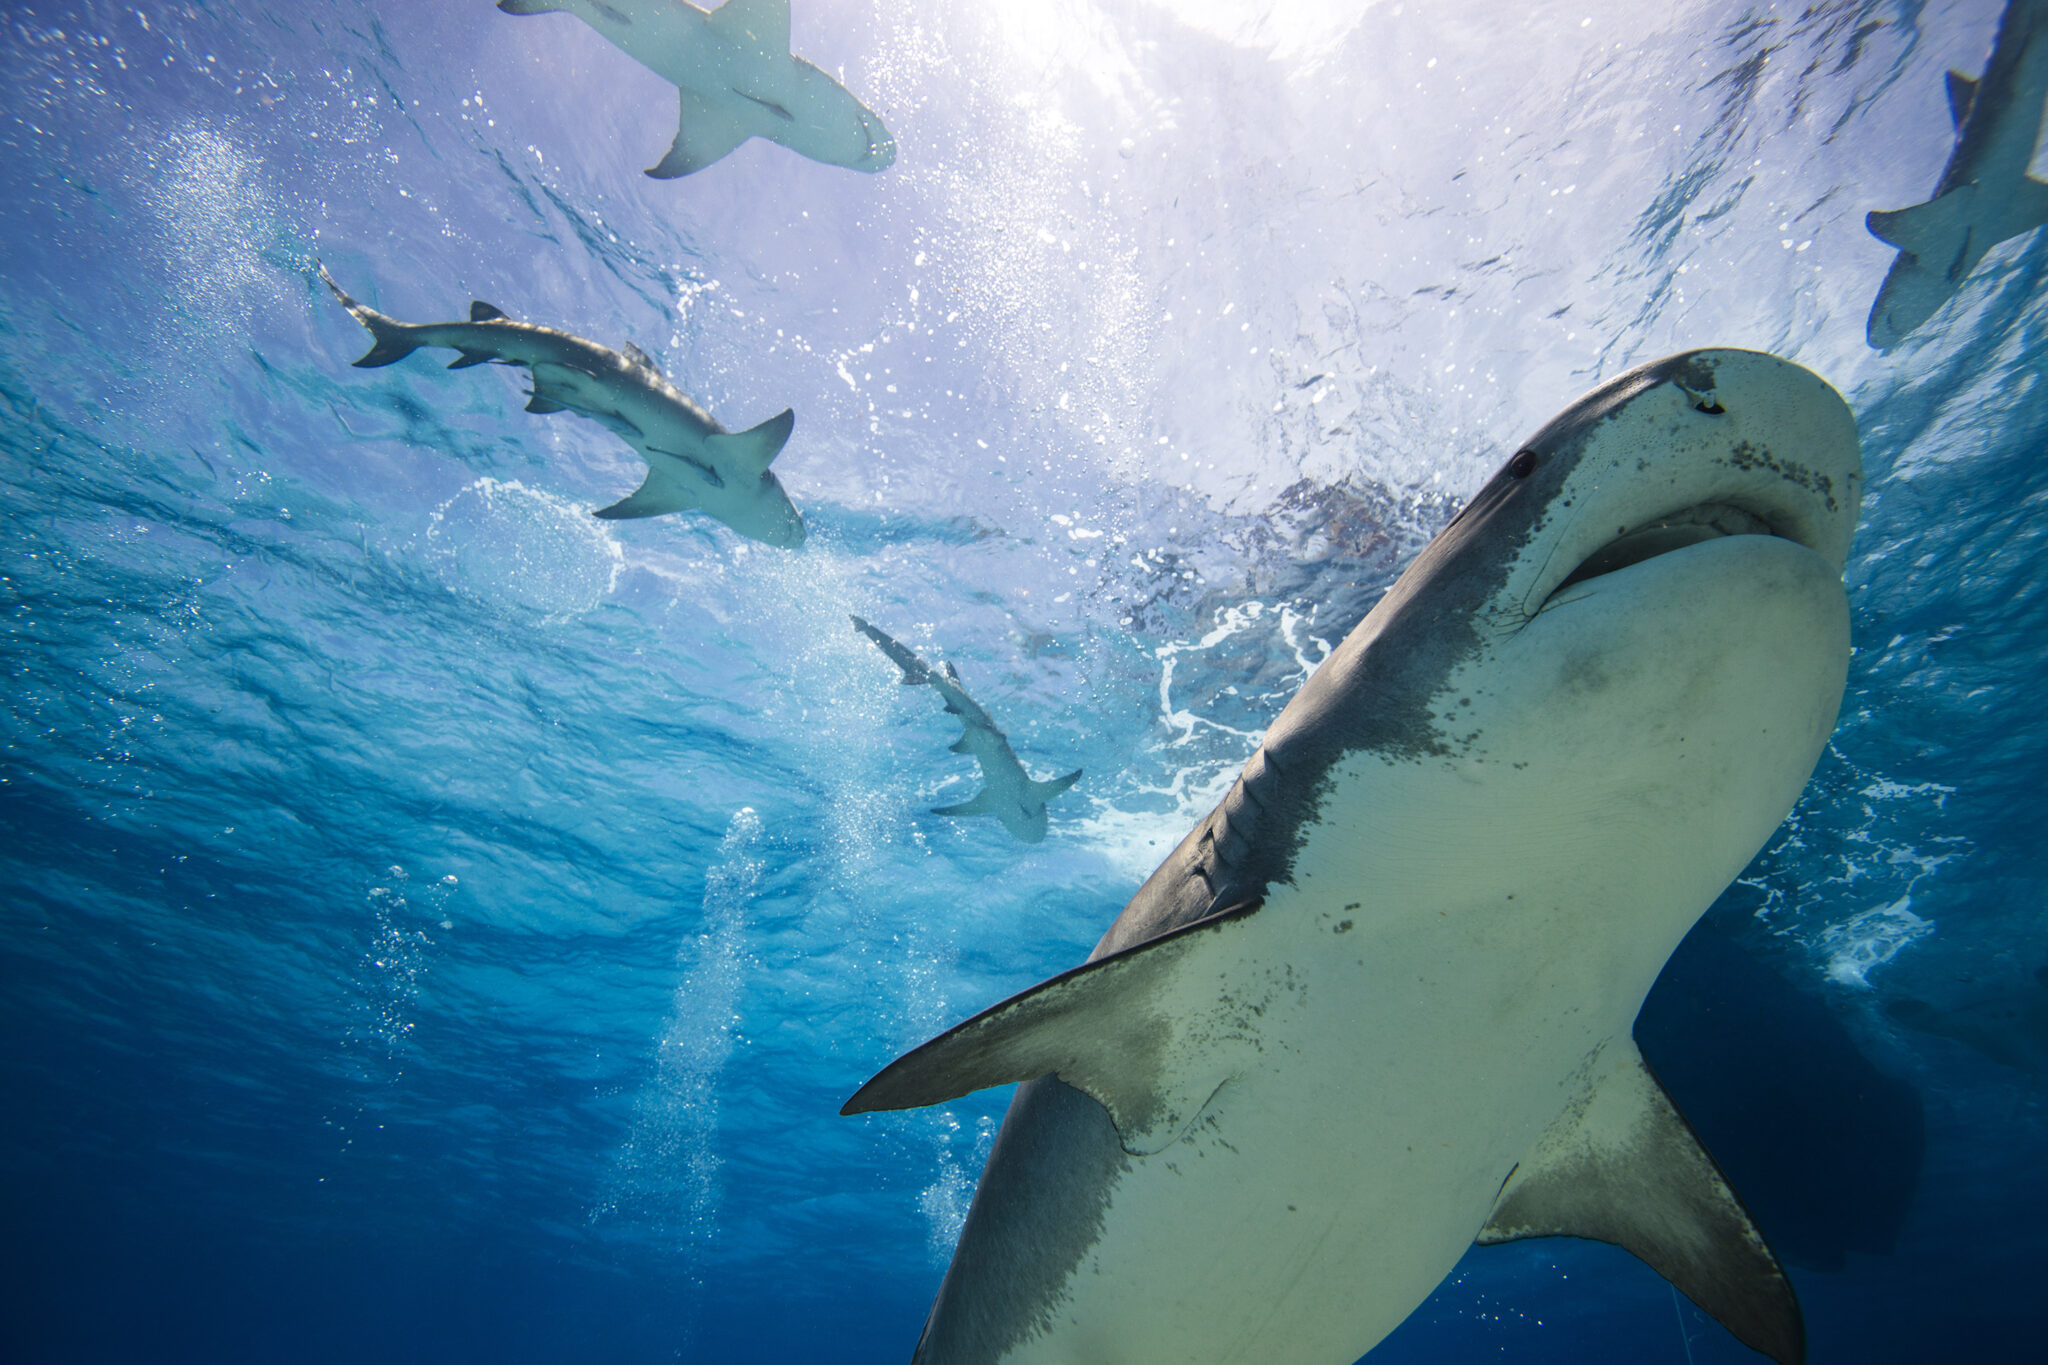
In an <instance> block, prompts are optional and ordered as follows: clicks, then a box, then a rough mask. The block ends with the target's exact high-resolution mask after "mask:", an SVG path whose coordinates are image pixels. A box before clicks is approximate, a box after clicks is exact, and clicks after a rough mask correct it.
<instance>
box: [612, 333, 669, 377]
mask: <svg viewBox="0 0 2048 1365" xmlns="http://www.w3.org/2000/svg"><path fill="white" fill-rule="evenodd" d="M619 354H620V355H622V356H624V357H625V358H626V363H627V364H628V365H638V366H639V367H640V368H641V369H643V370H652V371H654V372H655V373H656V374H660V373H661V366H659V365H657V364H655V363H654V361H653V359H652V358H651V357H649V356H648V354H647V352H645V351H643V350H641V349H640V348H639V347H638V346H635V345H634V344H633V343H632V342H630V341H629V342H627V343H626V344H625V345H623V346H621V347H619Z"/></svg>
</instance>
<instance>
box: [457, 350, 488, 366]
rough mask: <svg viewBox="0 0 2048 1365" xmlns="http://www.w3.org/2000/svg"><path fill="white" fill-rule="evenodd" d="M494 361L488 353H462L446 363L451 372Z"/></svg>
mask: <svg viewBox="0 0 2048 1365" xmlns="http://www.w3.org/2000/svg"><path fill="white" fill-rule="evenodd" d="M493 359H495V357H494V356H492V354H491V353H490V352H489V351H464V352H463V353H462V354H461V355H458V356H456V357H455V359H453V360H451V361H449V362H448V368H449V369H451V370H466V369H468V368H469V367H470V366H472V365H488V364H490V363H491V361H492V360H493Z"/></svg>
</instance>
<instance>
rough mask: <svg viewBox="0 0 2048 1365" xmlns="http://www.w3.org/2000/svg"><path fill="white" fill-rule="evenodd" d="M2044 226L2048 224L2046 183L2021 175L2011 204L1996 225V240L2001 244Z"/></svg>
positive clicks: (2047, 187) (2047, 184)
mask: <svg viewBox="0 0 2048 1365" xmlns="http://www.w3.org/2000/svg"><path fill="white" fill-rule="evenodd" d="M2044 224H2048V181H2042V180H2036V179H2034V177H2033V176H2031V175H2023V176H2021V177H2020V180H2019V184H2018V185H2017V186H2015V187H2014V189H2013V192H2012V202H2011V203H2010V204H2008V205H2006V209H2005V216H2004V218H2003V220H2002V221H2001V222H2000V223H1999V225H1998V229H1999V231H1998V240H1999V241H2001V242H2002V241H2004V240H2005V239H2006V238H2008V237H2017V236H2019V235H2020V234H2021V233H2022V232H2032V231H2033V230H2034V229H2035V228H2037V227H2041V226H2042V225H2044Z"/></svg>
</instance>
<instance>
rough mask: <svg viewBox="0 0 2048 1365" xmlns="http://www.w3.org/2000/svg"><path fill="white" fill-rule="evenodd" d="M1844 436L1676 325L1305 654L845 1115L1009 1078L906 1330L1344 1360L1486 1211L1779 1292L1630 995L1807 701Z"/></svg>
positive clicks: (1835, 650) (1210, 1355)
mask: <svg viewBox="0 0 2048 1365" xmlns="http://www.w3.org/2000/svg"><path fill="white" fill-rule="evenodd" d="M1861 481H1862V475H1861V470H1860V458H1859V455H1858V449H1857V439H1856V427H1855V422H1854V419H1853V418H1852V417H1851V416H1850V413H1849V409H1848V407H1847V406H1846V405H1845V404H1844V403H1843V402H1842V400H1841V398H1840V397H1839V396H1838V395H1837V394H1836V393H1835V391H1834V390H1833V389H1831V388H1830V387H1829V386H1828V385H1827V384H1825V383H1824V382H1822V381H1821V380H1820V379H1818V378H1816V377H1815V376H1814V375H1812V374H1811V373H1809V372H1808V371H1806V370H1804V369H1801V368H1800V367H1798V366H1796V365H1793V364H1791V363H1790V362H1787V361H1784V360H1780V359H1778V358H1776V357H1774V356H1769V355H1763V354H1759V353H1756V352H1750V351H1738V350H1701V351H1692V352H1688V353H1686V354H1683V355H1678V356H1673V357H1671V358H1669V359H1666V360H1663V361H1659V362H1657V363H1655V364H1651V365H1645V366H1643V367H1641V368H1639V369H1636V370H1633V371H1630V372H1629V373H1627V374H1625V375H1623V376H1621V377H1620V378H1618V379H1615V380H1613V381H1612V382H1610V383H1608V384H1605V385H1603V386H1602V387H1600V388H1599V389H1596V390H1595V391H1594V392H1592V393H1591V394H1589V395H1588V396H1586V397H1585V398H1583V399H1581V400H1580V401H1579V402H1577V403H1575V404H1573V405H1572V406H1571V407H1570V408H1568V409H1566V410H1565V411H1564V412H1563V413H1562V414H1561V415H1559V416H1558V417H1557V418H1555V419H1553V420H1552V421H1551V422H1550V423H1549V424H1548V425H1546V426H1544V427H1543V428H1542V429H1541V430H1540V431H1538V432H1537V433H1536V434H1535V435H1534V436H1533V437H1531V438H1530V439H1529V440H1528V441H1527V442H1526V443H1525V444H1524V445H1523V446H1521V447H1520V448H1519V449H1518V450H1517V451H1516V453H1515V454H1514V456H1513V457H1512V458H1511V459H1509V460H1508V461H1507V463H1506V465H1505V466H1504V467H1503V468H1502V469H1501V470H1500V471H1499V472H1498V473H1497V474H1495V475H1494V476H1493V478H1492V479H1491V480H1490V481H1488V482H1487V484H1486V485H1485V486H1484V487H1483V488H1481V489H1480V491H1479V493H1478V495H1477V496H1476V497H1474V498H1473V500H1472V501H1471V502H1470V503H1469V504H1468V505H1467V506H1466V507H1465V509H1464V510H1463V511H1462V512H1460V513H1459V515H1458V516H1457V518H1456V519H1455V520H1454V521H1452V523H1451V524H1450V525H1449V526H1448V527H1446V528H1445V529H1444V531H1443V532H1442V533H1441V534H1440V535H1438V536H1437V538H1436V539H1435V540H1434V541H1432V542H1431V543H1430V544H1429V545H1428V546H1427V547H1426V548H1425V549H1424V550H1423V551H1422V553H1421V554H1420V555H1419V556H1417V558H1416V559H1415V561H1414V562H1413V563H1412V564H1411V565H1410V566H1409V567H1408V569H1407V571H1406V572H1405V573H1403V574H1402V576H1401V577H1400V579H1399V580H1398V581H1397V582H1396V583H1395V584H1394V586H1393V587H1392V588H1391V589H1390V590H1389V591H1388V592H1387V594H1386V595H1385V597H1383V598H1382V599H1381V600H1380V602H1379V603H1378V605H1377V606H1375V607H1374V608H1373V610H1372V611H1371V612H1370V613H1369V614H1368V615H1367V616H1366V617H1365V619H1364V620H1363V621H1362V622H1361V623H1360V624H1359V625H1358V627H1357V628H1356V629H1355V630H1354V631H1352V633H1351V634H1350V636H1349V637H1348V638H1346V640H1345V641H1344V643H1343V644H1342V645H1341V646H1339V648H1338V649H1337V650H1336V651H1335V652H1334V653H1332V654H1331V656H1330V657H1329V659H1328V660H1326V661H1325V662H1324V663H1323V664H1322V666H1321V667H1320V668H1318V669H1317V670H1316V672H1315V673H1314V674H1313V675H1312V676H1311V677H1310V679H1309V680H1308V682H1307V683H1306V684H1304V685H1303V687H1302V689H1301V691H1300V692H1299V693H1298V694H1297V695H1296V696H1295V697H1294V699H1293V700H1292V701H1290V702H1289V703H1288V705H1287V707H1286V708H1285V709H1284V710H1283V711H1282V712H1281V713H1280V715H1279V717H1278V718H1277V719H1276V720H1275V721H1274V722H1273V725H1272V728H1271V729H1270V730H1269V731H1268V732H1267V734H1266V736H1265V739H1264V741H1263V742H1262V743H1261V744H1260V745H1259V747H1258V749H1257V751H1256V752H1255V753H1254V754H1253V755H1252V757H1251V760H1250V761H1249V762H1248V763H1246V764H1245V767H1244V771H1243V773H1242V774H1241V775H1240V776H1239V778H1238V779H1237V781H1236V782H1235V783H1234V784H1233V785H1232V787H1231V788H1230V791H1229V794H1228V795H1226V796H1225V797H1224V799H1223V801H1222V803H1221V804H1220V805H1218V806H1217V807H1216V809H1215V810H1214V811H1213V812H1211V813H1210V814H1209V816H1208V817H1207V818H1205V819H1204V820H1202V821H1201V822H1200V823H1199V824H1198V825H1196V826H1195V828H1194V830H1193V831H1192V832H1190V833H1189V835H1188V836H1187V838H1186V839H1184V840H1183V841H1182V842H1181V844H1180V845H1179V847H1177V848H1176V849H1175V850H1174V851H1173V852H1172V853H1171V854H1170V855H1169V856H1168V857H1167V859H1166V861H1165V862H1164V863H1163V864H1162V865H1161V866H1160V867H1159V869H1158V871H1156V872H1154V873H1153V874H1152V876H1151V878H1150V879H1149V880H1147V881H1146V882H1145V884H1144V885H1143V886H1142V887H1141V888H1140V889H1139V891H1138V893H1137V895H1136V896H1135V897H1134V898H1133V899H1132V900H1131V902H1130V904H1129V905H1128V906H1126V907H1125V908H1124V911H1123V913H1122V914H1121V915H1119V916H1118V917H1117V920H1116V922H1115V923H1114V924H1113V925H1111V926H1110V928H1109V931H1108V933H1106V934H1105V935H1103V938H1102V941H1101V942H1100V943H1098V944H1097V945H1096V946H1095V950H1094V952H1093V953H1092V954H1091V955H1090V956H1089V959H1088V961H1087V962H1086V963H1085V964H1084V965H1082V966H1080V967H1077V968H1074V969H1073V970H1071V971H1068V972H1065V973H1062V974H1061V975H1058V976H1055V977H1053V978H1051V979H1050V980H1048V981H1045V982H1043V983H1041V984H1039V985H1037V986H1034V987H1032V988H1031V989H1029V990H1026V991H1024V992H1022V993H1021V994H1019V995H1015V996H1012V997H1011V998H1010V999H1008V1000H1006V1001H1004V1002H1002V1003H1001V1004H998V1005H995V1006H993V1007H992V1008H990V1009H988V1010H986V1011H984V1012H982V1013H981V1014H978V1015H976V1016H975V1017H974V1018H972V1019H970V1020H968V1021H967V1022H965V1023H963V1024H960V1025H958V1026H957V1027H955V1028H953V1029H952V1030H950V1031H948V1032H946V1033H944V1034H942V1035H940V1036H939V1037H938V1038H935V1039H933V1040H932V1041H931V1042H928V1043H926V1044H924V1045H923V1046H922V1047H919V1048H917V1049H915V1050H914V1051H912V1052H910V1053H908V1054H906V1055H905V1056H903V1057H901V1058H899V1059H898V1060H897V1061H895V1062H893V1063H891V1064H890V1065H889V1066H888V1067H886V1068H884V1069H883V1070H882V1071H881V1072H880V1073H879V1074H877V1075H876V1076H875V1077H874V1078H873V1079H872V1080H870V1081H869V1082H868V1083H867V1084H866V1085H865V1086H863V1087H861V1089H860V1090H859V1092H858V1093H856V1094H855V1095H854V1096H853V1098H852V1099H850V1100H849V1101H848V1102H847V1104H846V1107H845V1112H847V1113H862V1112H867V1111H871V1110H880V1109H898V1108H908V1107H911V1106H916V1105H927V1104H937V1103H941V1102H944V1101H947V1100H950V1099H953V1098H955V1097H957V1096H959V1095H962V1094H965V1093H966V1092H968V1091H971V1090H974V1089H977V1088H980V1087H983V1086H991V1085H998V1084H1002V1083H1004V1082H1009V1081H1021V1082H1023V1083H1024V1084H1023V1085H1022V1086H1021V1087H1020V1088H1019V1090H1018V1091H1017V1094H1016V1097H1015V1099H1014V1100H1013V1101H1012V1103H1011V1106H1010V1111H1009V1114H1008V1116H1007V1117H1006V1118H1005V1119H1004V1122H1003V1126H1002V1129H1001V1131H1000V1133H999V1134H998V1135H997V1138H996V1141H995V1146H994V1149H993V1151H992V1152H991V1153H990V1156H989V1161H988V1166H987V1169H986V1170H985V1172H984V1173H983V1176H982V1180H981V1185H980V1188H979V1189H978V1190H977V1191H976V1193H975V1197H974V1203H973V1206H972V1209H971V1210H970V1212H969V1214H968V1217H967V1223H966V1227H965V1229H964V1231H963V1232H962V1234H961V1237H960V1243H959V1247H958V1250H957V1251H956V1252H955V1254H954V1257H953V1262H952V1265H951V1267H950V1268H949V1269H948V1270H947V1272H946V1276H945V1280H944V1282H943V1283H942V1284H941V1286H940V1288H939V1292H938V1298H937V1300H936V1302H935V1303H934V1304H933V1306H932V1310H931V1315H930V1317H929V1318H928V1319H927V1321H926V1324H925V1329H924V1334H923V1336H922V1338H921V1339H920V1341H919V1344H918V1348H917V1354H916V1360H917V1362H918V1365H993V1362H1005V1365H1026V1363H1027V1362H1030V1363H1032V1365H1040V1363H1043V1365H1050V1363H1051V1362H1062V1363H1064V1362H1072V1361H1083V1360H1086V1361H1104V1362H1110V1361H1114V1362H1117V1365H1146V1363H1147V1362H1158V1365H1168V1363H1169V1362H1171V1365H1221V1363H1222V1362H1236V1363H1239V1365H1251V1363H1252V1362H1272V1361H1286V1362H1289V1365H1345V1363H1346V1362H1349V1361H1352V1360H1355V1359H1357V1357H1358V1356H1359V1355H1361V1354H1362V1353H1364V1352H1365V1351H1367V1350H1369V1349H1370V1348H1371V1347H1372V1346H1373V1345H1374V1343H1376V1342H1378V1341H1379V1340H1380V1339H1381V1338H1382V1337H1384V1336H1385V1335H1386V1334H1387V1333H1388V1332H1390V1331H1391V1330H1393V1328H1394V1327H1395V1326H1396V1325H1397V1324H1399V1323H1400V1322H1401V1320H1402V1319H1403V1318H1405V1317H1406V1316H1407V1315H1408V1314H1409V1312H1410V1311H1411V1310H1413V1309H1414V1307H1415V1306H1416V1305H1417V1304H1419V1303H1421V1302H1422V1301H1423V1299H1424V1298H1425V1297H1426V1296H1427V1295H1428V1294H1429V1293H1430V1291H1431V1290H1432V1289H1433V1288H1434V1287H1435V1286H1436V1284H1437V1283H1438V1281H1439V1280H1441V1279H1442V1278H1443V1276H1444V1275H1445V1273H1446V1272H1447V1271H1449V1270H1450V1268H1451V1267H1452V1266H1453V1265H1454V1264H1455V1263H1456V1262H1457V1260H1458V1258H1459V1257H1460V1256H1461V1255H1462V1254H1463V1253H1464V1252H1465V1249H1466V1248H1467V1247H1468V1246H1470V1245H1471V1244H1472V1243H1473V1242H1474V1241H1475V1240H1477V1241H1479V1242H1482V1243H1488V1242H1504V1241H1510V1240H1515V1239H1519V1238H1526V1237H1548V1236H1556V1235H1571V1236H1579V1237H1589V1238H1597V1239H1599V1240H1601V1241H1606V1242H1613V1243H1618V1244H1619V1245H1621V1246H1624V1247H1626V1248H1628V1249H1629V1250H1630V1251H1632V1252H1634V1253H1635V1254H1636V1255H1637V1256H1639V1257H1641V1258H1642V1259H1643V1260H1644V1261H1646V1262H1648V1263H1649V1264H1650V1265H1651V1266H1652V1267H1654V1268H1655V1269H1656V1270H1658V1271H1659V1272H1661V1273H1662V1274H1663V1275H1664V1276H1665V1277H1666V1278H1667V1279H1669V1280H1670V1281H1671V1282H1672V1283H1673V1284H1674V1285H1676V1286H1677V1287H1678V1288H1679V1289H1681V1290H1683V1291H1684V1292H1685V1293H1686V1294H1687V1295H1689V1296H1690V1297H1691V1298H1692V1299H1693V1300H1694V1301H1695V1302H1696V1303H1698V1304H1699V1305H1700V1306H1701V1307H1702V1308H1703V1309H1705V1310H1706V1311H1707V1312H1709V1313H1711V1314H1713V1315H1714V1316H1715V1317H1717V1318H1719V1319H1720V1321H1721V1322H1723V1323H1725V1324H1726V1325H1727V1326H1728V1327H1729V1328H1730V1330H1732V1331H1733V1332H1734V1333H1735V1334H1736V1336H1738V1337H1739V1338H1741V1339H1742V1340H1743V1341H1745V1342H1748V1343H1749V1344H1750V1345H1751V1346H1753V1347H1755V1348H1756V1349H1758V1350H1759V1351H1762V1352H1764V1353H1766V1354H1768V1355H1770V1356H1771V1357H1773V1358H1775V1359H1777V1360H1779V1361H1783V1362H1792V1361H1797V1360H1799V1359H1801V1357H1802V1354H1803V1351H1804V1329H1803V1327H1802V1325H1801V1319H1800V1315H1799V1309H1798V1304H1797V1301H1796V1300H1795V1299H1794V1297H1793V1294H1792V1290H1791V1286H1790V1284H1789V1283H1788V1281H1787V1280H1786V1278H1785V1276H1784V1273H1783V1272H1782V1270H1781V1269H1780V1267H1779V1264H1778V1262H1777V1260H1776V1258H1775V1257H1774V1256H1773V1255H1772V1253H1771V1251H1770V1249H1769V1248H1768V1247H1767V1246H1766V1245H1765V1243H1764V1240H1763V1238H1762V1237H1761V1236H1760V1235H1759V1233H1758V1232H1757V1229H1756V1228H1755V1226H1754V1225H1753V1224H1752V1222H1751V1220H1750V1218H1749V1217H1748V1215H1747V1214H1746V1213H1745V1212H1744V1211H1743V1208H1742V1205H1741V1204H1740V1202H1739V1201H1738V1200H1737V1198H1736V1196H1735V1194H1734V1192H1733V1191H1732V1190H1730V1189H1729V1187H1728V1185H1727V1183H1726V1181H1725V1180H1724V1179H1723V1178H1722V1176H1721V1174H1720V1172H1719V1171H1718V1169H1717V1168H1716V1167H1715V1165H1714V1162H1713V1160H1712V1159H1711V1158H1710V1157H1709V1156H1708V1155H1707V1153H1706V1152H1705V1151H1704V1150H1703V1149H1702V1148H1701V1146H1700V1144H1699V1142H1698V1140H1697V1139H1696V1138H1695V1137H1694V1135H1693V1133H1692V1131H1691V1129H1690V1128H1689V1127H1688V1126H1687V1124H1686V1123H1685V1120H1684V1119H1683V1118H1681V1117H1680V1115H1679V1113H1678V1112H1677V1110H1676V1109H1675V1108H1674V1107H1673V1105H1672V1104H1671V1102H1670V1100H1669V1099H1668V1098H1667V1097H1666V1095H1665V1094H1664V1091H1663V1090H1662V1088H1661V1087H1660V1086H1659V1085H1658V1083H1657V1081H1656V1079H1655V1077H1653V1076H1652V1075H1651V1074H1650V1073H1649V1071H1648V1070H1647V1069H1646V1068H1645V1067H1644V1065H1643V1063H1642V1060H1641V1058H1640V1055H1639V1054H1638V1053H1637V1051H1636V1048H1635V1044H1634V1043H1633V1041H1632V1039H1631V1032H1630V1025H1631V1022H1632V1021H1633V1020H1634V1018H1635V1016H1636V1012H1637V1010H1638V1008H1639V1006H1640V1005H1641V1003H1642V1001H1643V998H1644V996H1645V994H1646V993H1647V992H1648V990H1649V988H1650V985H1651V983H1652V982H1653V981H1654V980H1655V979H1656V977H1657V973H1658V970H1659V969H1660V968H1661V967H1662V966H1663V964H1664V961H1665V959H1666V957H1667V956H1669V955H1670V953H1671V951H1672V949H1673V948H1674V947H1675V945H1676V944H1677V943H1678V942H1679V940H1680V939H1681V938H1682V937H1683V936H1684V934H1685V933H1686V931H1687V929H1688V928H1690V927H1691V925H1692V924H1693V922H1694V920H1695V919H1697V918H1698V916H1699V915H1700V914H1701V913H1702V912H1703V911H1704V910H1705V909H1706V908H1707V906H1708V905H1709V903H1711V902H1712V901H1713V900H1714V898H1715V897H1716V896H1717V895H1718V894H1719V893H1720V891H1721V890H1722V888H1724V887H1725V886H1727V885H1728V883H1729V882H1730V881H1731V880H1732V879H1733V878H1734V877H1735V876H1736V874H1737V873H1739V872H1740V871H1741V870H1742V868H1743V865H1744V864H1745V863H1747V862H1748V861H1749V859H1750V858H1751V857H1752V856H1753V855H1754V854H1755V853H1756V851H1757V850H1758V849H1759V848H1760V847H1761V846H1762V845H1763V844H1764V842H1765V840H1767V839H1768V838H1769V837H1770V834H1771V832H1772V830H1774V829H1775V828H1776V827H1777V825H1778V823H1779V822H1780V821H1781V820H1782V819H1784V817H1785V814H1786V812H1787V811H1788V810H1789V809H1790V808H1791V806H1792V804H1793V801H1794V800H1795V799H1796V798H1797V797H1798V795H1799V792H1800V790H1801V788H1802V786H1803V785H1804V784H1805V782H1806V779H1807V776H1808V774H1809V773H1810V772H1811V770H1812V768H1813V765H1814V763H1815V761H1816V760H1817V758H1818V756H1819V754H1820V752H1821V750H1822V748H1823V746H1824V745H1825V744H1826V743H1827V740H1828V736H1829V734H1830V732H1831V731H1832V730H1833V728H1834V721H1835V713H1836V709H1837V707H1838V706H1839V705H1840V701H1841V695H1842V686H1843V679H1844V676H1845V673H1846V670H1847V666H1848V658H1849V619H1848V606H1847V598H1846V594H1845V593H1844V591H1843V586H1842V574H1843V566H1844V562H1845V559H1846V557H1847V553H1848V549H1849V543H1850V537H1851V535H1852V533H1853V532H1854V530H1855V526H1856V512H1857V504H1858V501H1859V496H1860V491H1861Z"/></svg>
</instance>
